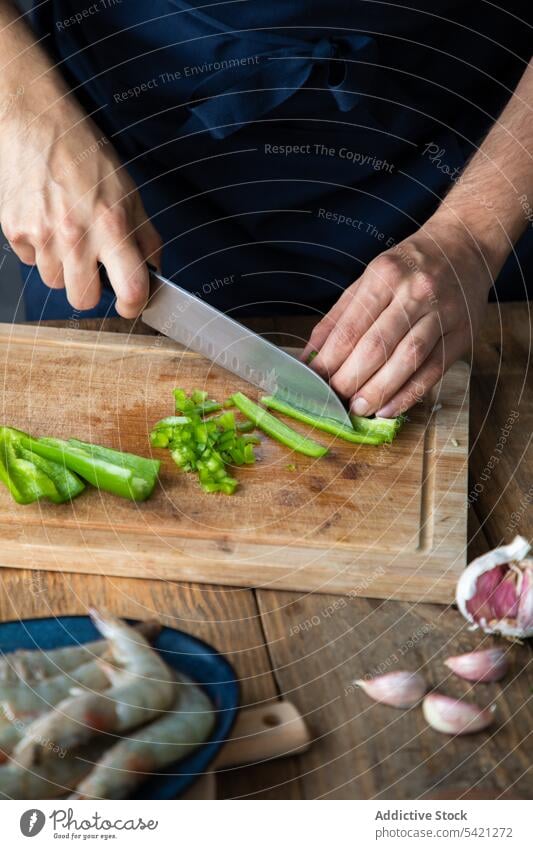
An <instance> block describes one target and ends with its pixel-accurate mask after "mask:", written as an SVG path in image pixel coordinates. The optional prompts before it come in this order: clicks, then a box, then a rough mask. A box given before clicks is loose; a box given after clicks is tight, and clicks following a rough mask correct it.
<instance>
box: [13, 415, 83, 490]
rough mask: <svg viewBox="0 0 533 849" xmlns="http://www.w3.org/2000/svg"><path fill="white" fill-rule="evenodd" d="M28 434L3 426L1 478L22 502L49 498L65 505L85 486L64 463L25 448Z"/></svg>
mask: <svg viewBox="0 0 533 849" xmlns="http://www.w3.org/2000/svg"><path fill="white" fill-rule="evenodd" d="M26 439H27V434H25V433H24V432H23V431H20V430H16V429H15V428H9V427H2V428H0V480H2V481H3V482H4V483H5V485H6V486H7V488H8V489H9V492H10V493H11V495H12V496H13V498H14V500H15V501H17V502H18V503H19V504H31V503H32V502H34V501H37V500H38V499H40V498H47V499H49V500H50V501H53V502H55V503H56V504H62V503H63V502H65V501H70V500H72V499H73V498H75V497H76V496H77V495H79V494H80V492H83V490H84V489H85V485H84V484H83V482H82V481H81V480H80V479H79V478H78V477H77V475H75V474H73V473H72V472H70V471H69V470H68V469H67V468H66V467H65V465H64V464H63V463H56V462H53V461H51V460H45V459H43V458H42V457H40V456H39V455H36V454H34V453H33V452H32V451H29V450H27V449H26V448H25V447H24V441H25V440H26Z"/></svg>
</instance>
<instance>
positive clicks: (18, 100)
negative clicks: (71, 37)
mask: <svg viewBox="0 0 533 849" xmlns="http://www.w3.org/2000/svg"><path fill="white" fill-rule="evenodd" d="M0 91H1V92H2V94H1V95H0V117H1V120H0V134H2V133H9V132H10V120H9V119H10V118H13V119H14V120H18V121H20V119H21V116H22V115H23V116H24V119H25V122H26V123H28V124H29V123H31V121H32V118H33V117H36V116H37V115H39V116H41V115H44V114H46V113H49V114H52V113H53V114H55V115H56V116H59V115H61V116H62V118H63V119H67V112H68V110H66V109H65V105H66V104H65V98H67V100H70V98H69V96H68V94H69V92H68V87H67V85H66V83H65V81H64V79H63V77H62V76H61V73H60V72H59V71H58V70H57V68H56V67H55V66H54V63H53V61H52V60H51V59H50V57H49V55H48V54H47V52H46V51H45V50H44V49H43V47H41V45H40V44H39V43H38V40H37V39H36V37H35V35H34V33H33V32H32V30H31V28H30V27H29V25H28V24H27V23H26V21H25V19H24V18H23V17H22V16H21V15H20V12H19V10H18V9H17V8H16V7H15V6H14V5H13V3H11V2H10V0H0ZM22 106H23V107H24V108H23V109H21V107H22Z"/></svg>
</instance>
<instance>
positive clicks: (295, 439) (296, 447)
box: [233, 392, 328, 457]
mask: <svg viewBox="0 0 533 849" xmlns="http://www.w3.org/2000/svg"><path fill="white" fill-rule="evenodd" d="M233 402H234V404H235V406H236V407H237V408H238V409H239V410H240V411H241V413H243V414H244V415H245V416H246V417H247V418H248V419H250V421H252V422H253V423H254V424H255V426H256V427H258V428H260V429H261V430H263V431H264V432H265V433H267V434H268V435H269V436H271V437H272V439H276V440H277V441H278V442H281V443H282V445H285V446H286V447H287V448H291V449H292V450H293V451H298V452H299V453H300V454H305V455H306V456H307V457H323V456H324V454H327V452H328V449H327V448H326V447H325V446H324V445H320V444H319V443H318V442H315V441H314V440H312V439H308V437H306V436H301V435H300V434H299V433H297V431H295V430H293V429H292V428H290V427H288V426H287V425H286V424H284V423H283V422H280V421H279V420H278V419H276V418H275V417H274V416H272V415H271V414H270V413H268V412H267V411H266V410H263V409H262V408H261V407H259V406H258V405H257V404H254V402H253V401H251V400H250V398H247V397H246V395H244V394H243V393H242V392H236V393H235V395H234V396H233Z"/></svg>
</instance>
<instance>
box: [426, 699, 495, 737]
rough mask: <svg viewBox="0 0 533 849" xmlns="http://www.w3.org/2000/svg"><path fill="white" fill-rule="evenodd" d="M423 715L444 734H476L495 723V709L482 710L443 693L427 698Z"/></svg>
mask: <svg viewBox="0 0 533 849" xmlns="http://www.w3.org/2000/svg"><path fill="white" fill-rule="evenodd" d="M422 713H423V714H424V717H425V720H426V722H427V723H428V725H431V727H432V728H434V729H435V731H440V732H442V733H443V734H475V733H476V732H477V731H482V730H483V729H484V728H488V727H489V725H492V723H493V722H494V708H481V707H479V706H478V705H475V704H472V702H464V701H463V700H462V699H451V698H450V697H449V696H443V695H441V693H429V695H427V696H426V698H425V699H424V701H423V702H422Z"/></svg>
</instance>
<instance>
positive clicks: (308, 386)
mask: <svg viewBox="0 0 533 849" xmlns="http://www.w3.org/2000/svg"><path fill="white" fill-rule="evenodd" d="M149 270H150V277H151V282H150V298H149V301H148V304H147V306H146V308H145V310H144V312H143V313H142V320H143V321H144V322H145V323H146V324H148V325H149V326H150V327H153V328H154V330H159V332H160V333H163V334H164V335H165V336H170V338H171V339H174V341H176V342H179V343H180V344H181V345H184V346H185V347H186V348H191V349H192V350H193V351H197V352H198V353H200V354H203V355H204V356H206V357H207V358H208V359H210V360H212V361H213V362H214V363H216V364H217V365H220V366H222V367H223V368H225V369H228V370H229V371H231V372H233V373H234V374H237V375H238V376H239V377H242V378H244V380H247V381H248V382H249V383H252V384H254V386H258V387H259V388H260V389H263V390H264V391H265V392H266V393H268V394H269V395H275V396H276V397H277V398H279V399H281V400H283V401H287V402H288V403H289V404H292V405H293V406H296V407H299V408H300V409H302V410H305V411H306V412H309V413H311V414H312V415H314V416H325V417H328V418H330V419H334V420H335V421H336V422H338V423H339V424H341V425H343V426H345V427H349V428H350V429H352V423H351V422H350V419H349V417H348V413H347V412H346V409H345V408H344V406H343V404H342V402H341V400H340V399H339V398H338V396H337V395H336V394H335V392H334V391H333V390H332V389H331V388H330V386H329V385H328V384H327V383H326V381H325V380H323V379H322V378H321V377H320V376H319V375H318V374H316V373H315V372H314V371H312V370H311V369H310V368H308V366H306V365H305V364H304V363H302V362H300V360H297V359H295V357H292V356H291V355H290V354H288V353H286V352H285V351H283V350H282V349H281V348H278V347H277V346H276V345H273V344H272V343H271V342H268V341H267V340H266V339H264V338H263V337H262V336H258V335H257V333H253V331H251V330H249V329H248V328H247V327H244V325H242V324H240V323H239V322H238V321H235V320H234V319H233V318H230V317H229V316H227V315H225V314H224V313H222V312H220V311H219V310H217V309H215V307H213V306H211V305H210V304H208V303H206V302H205V301H202V300H201V299H200V298H197V297H196V295H193V294H192V293H191V292H188V291H187V290H185V289H182V288H181V287H180V286H178V285H177V284H176V283H173V282H171V281H170V280H167V279H166V278H165V277H163V275H161V274H159V273H158V272H157V271H156V270H155V269H153V268H152V267H151V266H150V267H149Z"/></svg>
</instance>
